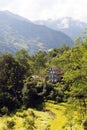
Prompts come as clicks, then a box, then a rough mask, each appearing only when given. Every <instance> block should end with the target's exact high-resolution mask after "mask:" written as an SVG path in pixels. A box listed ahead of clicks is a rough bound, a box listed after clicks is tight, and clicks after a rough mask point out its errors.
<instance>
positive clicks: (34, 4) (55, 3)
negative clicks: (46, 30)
mask: <svg viewBox="0 0 87 130" xmlns="http://www.w3.org/2000/svg"><path fill="white" fill-rule="evenodd" d="M86 6H87V0H0V9H1V10H9V11H12V12H14V13H16V14H19V15H21V16H24V17H26V18H28V19H31V20H35V19H48V18H56V19H57V18H60V17H66V16H68V17H69V16H70V17H73V18H75V19H80V20H87V7H86Z"/></svg>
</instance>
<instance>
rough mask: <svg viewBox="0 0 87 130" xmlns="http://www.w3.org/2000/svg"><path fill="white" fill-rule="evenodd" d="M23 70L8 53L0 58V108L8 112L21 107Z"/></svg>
mask: <svg viewBox="0 0 87 130" xmlns="http://www.w3.org/2000/svg"><path fill="white" fill-rule="evenodd" d="M24 73H25V72H24V68H23V67H22V66H21V65H20V64H19V63H18V62H17V61H16V60H15V59H14V58H13V56H12V55H11V54H9V53H5V54H3V55H1V56H0V108H3V107H4V106H6V107H7V108H8V110H9V111H12V110H14V109H15V108H16V107H19V106H20V105H21V101H22V100H21V98H22V97H21V96H22V95H21V89H22V87H23V78H24Z"/></svg>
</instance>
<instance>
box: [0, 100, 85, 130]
mask: <svg viewBox="0 0 87 130" xmlns="http://www.w3.org/2000/svg"><path fill="white" fill-rule="evenodd" d="M69 107H70V106H68V104H65V103H60V104H54V103H53V102H51V101H49V102H47V103H46V106H45V108H44V111H37V110H34V109H30V108H29V109H27V110H23V111H17V112H16V113H15V114H13V115H11V116H6V115H5V116H3V117H0V130H71V127H72V130H83V128H82V126H81V125H80V123H79V122H78V120H79V119H78V112H76V111H73V110H72V109H71V108H70V109H69Z"/></svg>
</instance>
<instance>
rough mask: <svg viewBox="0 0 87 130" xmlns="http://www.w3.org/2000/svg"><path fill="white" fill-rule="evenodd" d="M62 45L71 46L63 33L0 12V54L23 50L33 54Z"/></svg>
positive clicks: (70, 41) (67, 37)
mask: <svg viewBox="0 0 87 130" xmlns="http://www.w3.org/2000/svg"><path fill="white" fill-rule="evenodd" d="M64 43H66V44H68V45H69V46H72V45H73V41H72V39H71V38H70V37H69V36H67V35H66V34H64V33H63V32H61V31H56V30H52V29H50V28H48V27H46V26H44V25H36V24H34V23H33V22H31V21H29V20H27V19H25V18H23V17H21V16H18V15H15V14H13V13H11V12H9V11H0V53H3V52H6V51H9V52H11V53H14V52H15V51H16V50H19V49H21V48H24V49H26V50H28V51H29V53H30V54H33V53H36V52H37V51H39V50H48V49H50V48H56V47H59V46H61V45H62V44H64Z"/></svg>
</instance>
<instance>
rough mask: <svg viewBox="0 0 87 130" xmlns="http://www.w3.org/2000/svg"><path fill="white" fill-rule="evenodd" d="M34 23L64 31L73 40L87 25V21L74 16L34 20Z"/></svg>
mask: <svg viewBox="0 0 87 130" xmlns="http://www.w3.org/2000/svg"><path fill="white" fill-rule="evenodd" d="M34 23H36V24H39V25H45V26H47V27H49V28H52V29H54V30H57V31H62V32H63V33H65V34H66V35H68V36H69V37H71V38H72V39H73V40H75V38H76V37H77V36H79V35H81V33H82V32H83V31H84V30H85V28H86V27H87V23H86V22H83V21H80V20H75V19H73V18H72V17H63V18H60V19H56V20H52V19H48V20H37V21H34Z"/></svg>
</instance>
